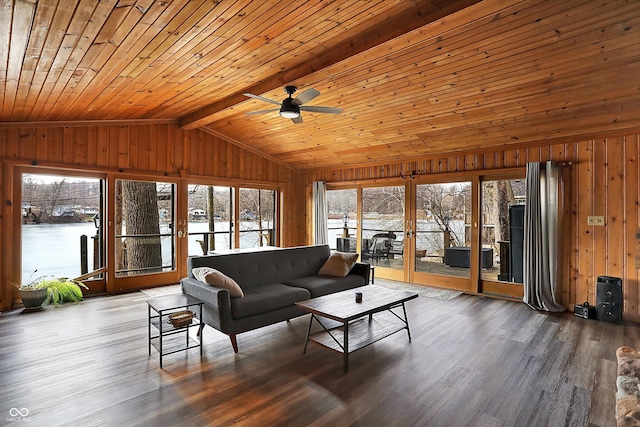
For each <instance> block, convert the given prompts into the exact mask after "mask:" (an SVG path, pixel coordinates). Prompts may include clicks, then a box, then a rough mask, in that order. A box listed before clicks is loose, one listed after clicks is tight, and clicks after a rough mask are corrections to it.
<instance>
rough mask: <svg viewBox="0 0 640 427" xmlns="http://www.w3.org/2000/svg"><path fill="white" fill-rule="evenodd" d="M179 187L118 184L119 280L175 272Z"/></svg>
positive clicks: (117, 266)
mask: <svg viewBox="0 0 640 427" xmlns="http://www.w3.org/2000/svg"><path fill="white" fill-rule="evenodd" d="M174 200H175V185H174V184H171V183H166V182H149V181H133V180H116V218H115V228H116V241H115V251H116V254H115V255H116V276H117V277H122V276H135V275H140V274H149V273H159V272H163V271H173V270H175V237H174V231H173V230H174V220H175V218H174V208H175V206H174Z"/></svg>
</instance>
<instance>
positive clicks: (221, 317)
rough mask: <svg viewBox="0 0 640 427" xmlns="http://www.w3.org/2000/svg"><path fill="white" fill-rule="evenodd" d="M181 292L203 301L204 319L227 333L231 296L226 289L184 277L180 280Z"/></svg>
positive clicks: (229, 322)
mask: <svg viewBox="0 0 640 427" xmlns="http://www.w3.org/2000/svg"><path fill="white" fill-rule="evenodd" d="M180 284H181V287H182V293H183V294H186V295H191V296H193V297H195V298H197V299H199V300H200V301H202V302H204V321H205V323H207V324H208V325H210V326H212V327H214V328H216V329H218V330H219V331H221V332H224V333H228V332H227V331H229V330H230V328H231V324H232V323H233V318H232V316H231V296H230V295H229V291H228V290H227V289H223V288H219V287H217V286H211V285H208V284H206V283H203V282H201V281H199V280H196V279H193V278H190V277H185V278H183V279H182V280H181V281H180Z"/></svg>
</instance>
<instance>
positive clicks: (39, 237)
mask: <svg viewBox="0 0 640 427" xmlns="http://www.w3.org/2000/svg"><path fill="white" fill-rule="evenodd" d="M343 225H344V223H343V222H342V220H340V219H330V220H329V221H328V226H329V228H330V230H329V245H330V246H331V247H332V248H335V247H336V239H337V237H340V236H342V227H343ZM348 225H349V227H352V229H351V230H350V233H351V234H352V235H353V234H354V232H355V230H354V228H355V227H356V221H355V220H351V221H349V223H348ZM215 226H216V231H228V230H229V223H228V222H226V221H217V222H216V225H215ZM249 226H254V223H250V222H248V221H247V222H246V223H242V224H241V229H246V227H249ZM364 228H366V229H371V231H365V233H364V237H365V238H367V237H371V236H372V235H373V234H375V233H376V231H373V230H396V231H400V230H402V229H403V221H402V220H397V221H393V220H392V221H365V223H364ZM450 228H451V229H452V230H454V231H455V232H457V233H461V234H460V235H462V236H463V235H464V223H463V222H462V221H451V224H450ZM207 230H208V224H207V223H206V222H190V223H189V233H197V232H204V231H207ZM417 230H418V231H434V230H437V225H436V224H435V223H433V222H431V221H419V222H418V227H417ZM161 232H163V233H166V232H168V229H167V228H166V225H165V226H163V227H162V228H161ZM95 233H96V227H95V226H94V225H93V223H92V222H89V223H74V224H24V225H22V236H23V237H22V282H26V281H28V279H29V277H30V276H31V275H32V273H33V272H34V270H36V269H37V270H38V271H37V272H36V273H35V274H34V275H33V277H34V278H35V277H38V276H42V275H54V276H61V277H77V276H79V275H80V274H81V273H80V236H82V235H86V236H87V237H88V245H87V246H88V260H89V270H90V271H91V270H92V269H93V240H92V239H91V236H93V235H95ZM396 235H397V240H399V241H400V240H402V239H404V234H403V233H402V232H397V233H396ZM258 239H259V235H258V233H257V232H248V233H242V234H241V239H240V245H241V247H243V248H248V247H255V246H258ZM198 240H202V235H201V234H194V235H189V238H188V241H189V255H202V249H201V246H200V244H199V243H198ZM442 242H443V240H442V233H441V232H435V233H432V232H424V233H420V232H419V233H418V234H417V236H416V245H417V247H418V248H420V249H427V251H429V252H432V251H435V250H437V249H438V248H442V244H443V243H442ZM228 247H229V234H228V233H225V234H218V235H216V248H228ZM162 254H163V263H164V264H165V265H167V264H170V259H171V240H170V239H169V238H163V239H162Z"/></svg>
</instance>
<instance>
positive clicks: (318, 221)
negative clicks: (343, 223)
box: [313, 181, 329, 245]
mask: <svg viewBox="0 0 640 427" xmlns="http://www.w3.org/2000/svg"><path fill="white" fill-rule="evenodd" d="M313 233H314V242H315V244H316V245H326V244H327V243H329V230H328V229H327V185H326V184H325V183H324V182H322V181H314V183H313Z"/></svg>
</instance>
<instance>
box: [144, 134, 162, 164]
mask: <svg viewBox="0 0 640 427" xmlns="http://www.w3.org/2000/svg"><path fill="white" fill-rule="evenodd" d="M159 130H160V126H150V129H149V146H148V147H147V154H148V157H149V163H148V168H149V171H151V172H158V158H157V157H158V133H159Z"/></svg>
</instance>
